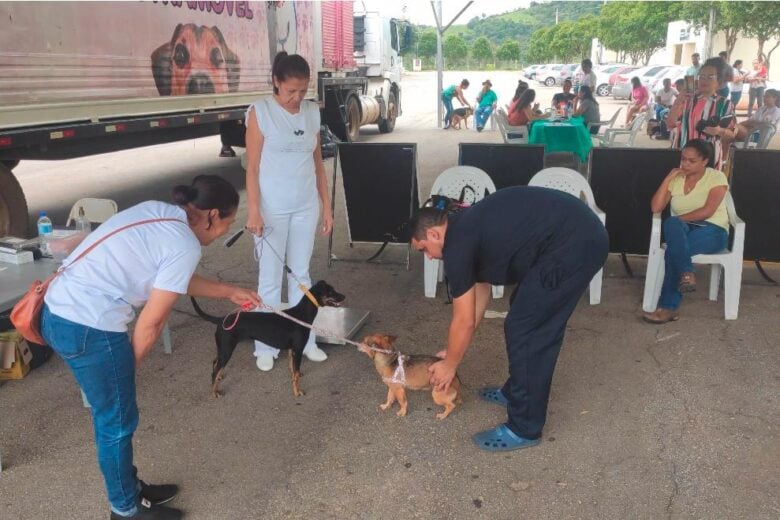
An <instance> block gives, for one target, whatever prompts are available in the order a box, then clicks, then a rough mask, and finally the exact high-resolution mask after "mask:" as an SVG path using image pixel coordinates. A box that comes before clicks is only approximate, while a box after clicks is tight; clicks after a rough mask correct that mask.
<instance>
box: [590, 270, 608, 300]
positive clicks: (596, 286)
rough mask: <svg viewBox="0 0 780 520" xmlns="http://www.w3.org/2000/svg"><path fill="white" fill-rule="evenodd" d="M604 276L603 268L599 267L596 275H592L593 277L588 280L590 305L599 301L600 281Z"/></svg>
mask: <svg viewBox="0 0 780 520" xmlns="http://www.w3.org/2000/svg"><path fill="white" fill-rule="evenodd" d="M603 276H604V269H599V272H598V273H596V276H594V277H593V279H592V280H591V281H590V289H589V291H588V292H589V293H590V295H589V296H590V304H591V305H598V304H599V303H601V281H602V278H603Z"/></svg>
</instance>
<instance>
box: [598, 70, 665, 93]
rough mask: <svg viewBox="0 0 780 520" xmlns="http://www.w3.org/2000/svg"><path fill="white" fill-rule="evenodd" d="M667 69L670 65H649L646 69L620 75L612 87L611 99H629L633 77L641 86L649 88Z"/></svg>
mask: <svg viewBox="0 0 780 520" xmlns="http://www.w3.org/2000/svg"><path fill="white" fill-rule="evenodd" d="M668 68H670V65H650V66H648V67H642V68H641V69H636V70H634V71H631V72H627V73H626V74H620V75H619V76H618V78H617V81H616V82H615V85H614V86H613V87H612V97H613V98H615V99H631V90H632V88H633V87H632V86H631V78H633V77H634V76H636V77H638V78H639V81H641V82H642V85H644V86H646V87H648V90H649V88H650V85H651V84H653V82H654V81H656V80H657V79H658V78H659V77H660V76H661V75H662V74H663V73H664V71H666V70H667V69H668Z"/></svg>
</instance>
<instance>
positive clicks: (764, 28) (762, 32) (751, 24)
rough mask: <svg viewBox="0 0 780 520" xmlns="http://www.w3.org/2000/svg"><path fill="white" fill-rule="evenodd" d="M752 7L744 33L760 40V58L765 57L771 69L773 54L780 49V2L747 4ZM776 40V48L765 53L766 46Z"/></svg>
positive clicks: (767, 66) (765, 61)
mask: <svg viewBox="0 0 780 520" xmlns="http://www.w3.org/2000/svg"><path fill="white" fill-rule="evenodd" d="M745 4H749V6H750V17H749V19H748V20H747V21H746V23H745V26H744V29H743V32H744V34H745V35H746V36H749V37H751V38H755V39H757V40H758V56H759V57H761V56H763V57H764V63H765V65H766V68H767V69H768V68H769V62H770V58H771V57H772V53H773V52H774V51H775V49H777V48H778V47H780V2H745ZM772 39H776V40H777V41H776V42H775V44H774V46H773V47H772V48H771V49H769V51H768V52H764V45H765V44H766V43H767V42H768V41H769V40H772Z"/></svg>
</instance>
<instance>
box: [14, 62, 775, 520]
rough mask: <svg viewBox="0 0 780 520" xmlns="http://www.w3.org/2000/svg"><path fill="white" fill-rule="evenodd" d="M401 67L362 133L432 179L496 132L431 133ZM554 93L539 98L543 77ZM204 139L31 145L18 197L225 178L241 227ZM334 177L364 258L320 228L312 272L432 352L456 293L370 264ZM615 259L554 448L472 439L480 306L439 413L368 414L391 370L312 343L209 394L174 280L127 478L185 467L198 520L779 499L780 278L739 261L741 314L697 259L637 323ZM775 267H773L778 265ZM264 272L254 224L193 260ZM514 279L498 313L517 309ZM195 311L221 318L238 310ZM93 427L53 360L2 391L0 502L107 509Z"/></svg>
mask: <svg viewBox="0 0 780 520" xmlns="http://www.w3.org/2000/svg"><path fill="white" fill-rule="evenodd" d="M469 74H471V75H472V77H474V78H475V79H478V77H481V76H482V74H481V73H480V74H477V73H469ZM451 75H452V80H455V79H456V78H458V77H459V76H460V73H452V74H451ZM491 79H492V80H493V83H494V84H496V88H497V89H500V90H498V92H499V96H503V94H502V93H503V92H504V91H506V90H511V89H513V86H514V83H515V82H516V75H513V74H509V73H495V72H494V73H491ZM404 81H405V86H404V96H405V98H404V99H405V103H406V102H407V100H408V104H405V107H404V110H405V114H404V116H403V118H401V119H399V121H398V126H397V128H396V131H395V132H394V133H393V134H389V135H380V134H378V133H377V132H376V131H375V130H371V129H367V130H366V131H365V132H364V139H365V140H366V141H367V142H393V141H402V142H416V143H417V151H418V176H419V179H420V191H421V193H423V194H425V193H428V192H429V191H430V187H431V185H432V184H433V180H434V179H435V177H436V176H437V175H438V173H440V172H441V171H442V170H444V169H445V168H447V167H449V166H452V165H455V164H456V162H457V146H458V143H459V142H461V141H468V142H498V141H500V137H499V135H498V132H497V131H495V132H494V131H489V130H486V131H485V132H483V133H481V134H477V133H476V132H473V131H466V130H463V131H460V132H458V131H443V130H438V129H436V128H435V111H434V109H433V108H431V106H435V105H433V101H431V102H430V103H429V102H428V101H427V100H435V76H433V75H431V74H430V73H423V74H420V75H409V76H408V77H407V78H405V79H404ZM431 83H433V85H434V87H433V88H432V87H431ZM473 83H475V80H474V81H473ZM543 89H544V87H543V88H542V89H539V90H540V91H543ZM544 92H545V93H549V95H550V97H551V95H552V92H553V89H548V91H544ZM475 93H476V92H474V94H475ZM510 93H511V92H507V95H509V94H510ZM501 101H503V99H500V102H501ZM602 106H603V107H606V106H613V102H611V101H608V100H604V102H603V104H602ZM614 106H615V107H618V106H625V103H623V102H620V103H618V102H614ZM603 110H604V109H603ZM218 143H219V140H218V138H206V139H199V140H195V141H188V142H184V143H174V144H169V145H163V146H156V147H149V148H144V149H139V150H130V151H123V152H117V153H112V154H106V155H100V156H94V157H88V158H82V159H74V160H70V161H59V162H54V163H42V162H29V163H23V164H22V165H20V166H19V168H18V169H17V170H16V171H17V172H18V173H20V180H21V182H22V185H23V187H24V188H25V190H26V192H27V196H28V201H29V203H30V207H31V213H32V212H35V211H37V210H38V209H49V210H50V211H51V212H53V213H54V215H55V223H57V222H58V220H60V219H63V220H64V216H63V213H64V215H66V214H67V210H68V209H69V208H70V205H71V204H72V203H73V201H74V200H75V199H76V198H78V197H80V196H108V197H111V198H114V199H115V200H117V202H118V203H119V205H120V207H121V208H124V207H128V206H129V205H131V204H134V203H136V202H138V201H140V200H145V199H148V198H157V199H165V198H166V197H167V193H168V192H169V189H170V187H172V186H173V185H175V184H177V183H180V182H183V181H186V180H189V179H191V178H192V177H193V176H195V175H197V174H201V173H219V174H221V175H224V176H226V177H227V178H229V179H230V180H231V182H233V183H234V184H235V185H236V186H237V187H239V188H240V189H242V204H241V207H240V216H239V219H238V222H241V220H242V218H245V215H246V206H245V202H244V199H243V182H244V180H243V171H242V170H241V167H240V162H239V160H238V159H220V158H217V157H216V155H217V152H218V149H219V146H218ZM646 144H647V145H659V146H660V145H663V146H666V145H668V143H666V144H664V143H656V142H654V141H648V142H647V143H646ZM327 167H328V171H329V172H330V171H331V167H332V160H329V161H328V162H327ZM367 172H368V173H370V167H367ZM339 186H340V184H339ZM337 194H338V196H337V205H336V208H337V212H336V230H335V234H334V253H335V254H336V255H337V256H338V257H339V258H342V259H350V260H354V261H338V262H334V263H333V265H332V266H331V267H328V266H327V238H326V237H321V236H320V237H318V239H317V243H316V246H315V252H314V256H313V258H312V263H311V271H312V277H313V279H315V280H316V279H326V280H327V281H328V282H329V283H331V284H333V285H334V286H335V287H336V288H337V289H338V290H340V291H341V292H344V293H345V294H346V295H347V297H348V300H347V302H346V303H347V305H349V306H352V307H356V308H362V309H368V310H370V311H371V313H372V314H371V318H370V320H369V322H368V323H367V324H366V325H365V326H364V327H363V329H362V330H361V331H360V333H359V335H362V334H366V333H371V332H376V331H383V332H388V333H392V334H395V335H397V336H398V337H399V339H398V342H397V345H398V347H399V348H400V349H401V350H402V351H403V352H408V353H433V352H436V351H437V350H439V349H441V348H442V347H443V346H444V345H445V341H446V334H447V328H448V324H449V318H450V312H451V308H450V306H449V305H447V304H446V303H445V300H444V295H443V291H442V289H441V287H440V288H439V293H438V295H437V298H436V299H427V298H425V297H424V296H423V272H422V258H421V256H420V254H419V253H416V252H412V253H411V270H406V267H405V265H404V264H405V259H406V253H407V249H406V248H405V247H403V246H394V247H390V248H388V250H387V251H386V252H385V253H384V254H383V255H382V257H381V263H365V262H364V261H362V260H364V259H366V258H368V257H369V256H371V254H373V253H374V251H375V250H376V246H374V245H359V244H356V245H355V246H354V247H352V248H350V247H349V245H348V244H347V238H346V237H347V234H346V216H345V213H344V205H343V198H342V196H341V189H340V187H339V189H337ZM629 261H630V263H631V266H632V268H633V271H634V273H636V274H635V276H634V277H629V276H628V275H627V274H626V272H625V271H624V269H623V266H622V264H621V262H620V259H619V258H618V257H617V256H615V255H611V256H610V258H609V259H608V261H607V264H606V266H605V271H604V286H603V295H602V303H601V304H600V305H597V306H590V305H588V301H587V295H586V296H584V297H583V298H582V300H581V301H580V304H579V306H578V307H577V309H576V311H575V313H574V315H573V317H572V319H571V320H570V322H569V326H568V328H567V333H566V338H565V341H564V346H563V349H562V351H561V355H560V358H559V361H558V365H557V369H556V372H555V377H554V381H553V386H552V395H551V398H550V406H549V416H548V421H547V424H546V426H545V430H544V436H543V439H544V442H542V443H541V444H540V445H539V446H537V447H535V448H531V449H527V450H522V451H518V452H512V453H507V454H491V453H484V452H481V451H479V450H478V449H476V448H475V447H474V446H473V445H472V443H471V440H470V437H471V435H472V434H473V433H476V432H478V431H482V430H484V429H486V428H489V427H492V426H494V425H496V424H498V423H500V422H502V421H503V420H504V419H505V412H504V411H502V410H501V409H500V408H499V407H497V406H495V405H490V404H487V403H484V402H482V401H479V400H478V399H477V397H476V395H475V392H476V391H477V390H478V389H479V388H481V387H482V386H485V385H497V384H501V383H503V381H504V380H505V378H506V377H507V366H506V354H505V349H504V342H503V322H502V320H501V319H486V320H484V321H483V324H482V325H481V327H480V329H479V330H478V331H477V334H476V336H475V338H474V342H473V345H472V348H471V349H470V351H469V353H468V354H467V356H466V358H465V360H464V362H463V364H462V365H461V367H460V371H459V373H460V377H461V379H462V381H463V385H464V403H463V405H462V406H460V407H458V408H457V409H456V410H455V412H454V413H453V414H452V415H451V416H450V417H449V418H447V419H446V420H444V421H437V420H436V419H435V418H434V414H435V413H436V412H437V407H436V406H435V405H433V403H432V401H431V398H430V395H429V394H427V393H426V392H414V393H412V394H411V396H410V399H409V401H410V403H409V415H408V416H407V417H405V418H399V417H396V416H395V414H394V413H392V412H389V411H388V412H382V411H380V410H379V406H378V405H379V404H381V403H382V402H383V401H384V397H385V393H386V390H385V386H384V385H383V383H382V382H381V381H380V378H379V377H378V375H377V374H376V373H375V371H374V369H373V366H372V365H371V363H370V362H369V360H368V358H367V357H366V356H365V355H364V354H361V353H359V352H357V351H356V350H355V349H354V348H353V347H348V346H346V347H345V346H327V345H326V346H324V348H325V350H326V352H327V353H328V355H329V356H330V358H329V359H328V360H327V361H326V362H324V363H312V362H309V361H307V360H305V359H304V363H303V372H304V377H303V379H302V388H303V389H304V390H305V391H306V395H305V396H304V397H300V398H295V397H293V395H292V391H291V384H290V376H289V372H288V370H287V366H286V361H285V362H278V363H277V366H276V367H275V368H274V369H273V370H272V371H271V372H268V373H261V372H259V371H258V370H257V369H256V368H255V365H254V358H253V357H252V355H251V346H250V345H249V344H242V345H241V346H240V347H239V348H238V349H237V351H236V354H235V356H234V357H233V360H232V361H231V364H230V365H229V367H228V372H227V378H226V379H225V381H224V382H223V389H224V391H225V396H224V398H222V399H220V400H216V399H214V398H213V397H212V396H211V394H210V384H209V383H210V381H209V376H210V370H211V360H212V358H213V356H214V344H213V339H212V338H213V336H212V334H213V325H211V324H209V323H206V322H204V321H202V320H200V319H198V318H196V317H195V316H194V313H193V311H192V308H191V306H190V304H189V301H188V300H187V299H185V298H182V299H181V300H180V301H179V302H178V303H177V305H176V309H175V311H174V313H173V315H172V318H171V328H172V332H173V338H174V349H173V354H171V355H166V354H164V353H163V351H162V346H161V345H158V346H157V347H156V349H155V350H154V351H153V352H152V353H151V354H150V356H149V358H148V359H147V360H146V361H145V362H144V363H143V366H142V367H141V368H140V370H139V372H138V377H137V384H138V403H139V408H140V416H141V421H140V425H139V427H138V430H137V432H136V435H135V461H136V464H137V465H138V467H139V469H140V476H141V477H142V478H143V479H144V480H146V481H147V482H163V481H166V482H169V481H171V482H177V483H179V484H180V485H181V486H182V491H181V494H180V496H179V497H177V499H176V501H175V502H174V503H173V504H172V505H175V506H177V507H181V508H182V509H184V510H185V511H186V513H187V518H192V519H248V518H253V519H254V518H257V519H260V518H262V519H299V518H300V519H339V520H340V519H391V518H392V519H399V518H401V519H402V518H423V519H470V518H488V519H507V520H509V519H519V518H550V519H559V518H585V519H591V518H608V519H612V518H637V519H644V518H647V519H657V518H680V519H688V518H718V519H721V518H735V519H737V518H739V519H742V518H750V519H764V518H766V519H769V518H778V517H780V499H778V491H777V490H778V489H779V488H780V475H779V473H778V469H777V461H778V460H780V442H779V440H778V439H779V436H778V427H779V425H780V412H779V410H780V406H779V405H780V399H779V394H780V392H779V390H780V384H779V383H780V381H779V380H778V373H780V372H779V371H778V368H780V367H779V365H780V363H779V362H778V350H777V345H778V343H779V342H780V341H779V340H780V328H778V326H777V316H778V311H780V289H778V287H776V286H773V285H770V284H768V283H766V282H765V281H763V280H762V279H761V277H760V276H759V274H758V272H757V271H756V270H755V268H753V267H752V265H751V264H745V272H744V275H743V287H742V295H741V301H740V315H739V319H738V320H736V321H725V320H724V319H723V301H722V297H723V295H722V293H721V294H720V296H719V301H717V302H710V301H708V300H707V296H706V293H707V291H706V281H707V278H708V277H707V276H706V274H707V273H706V271H705V272H703V274H702V276H700V277H699V278H700V282H699V284H700V287H699V291H698V292H696V293H693V294H692V295H691V296H686V299H685V302H684V304H683V307H682V309H681V314H682V317H681V319H680V321H679V322H676V323H671V324H668V325H665V326H660V327H657V326H651V325H648V324H645V323H643V322H642V321H641V318H640V315H641V298H642V289H643V282H644V279H643V276H642V274H643V273H644V270H645V260H644V258H641V257H630V258H629ZM767 268H768V271H769V273H770V274H771V275H773V276H774V277H775V278H776V279H777V278H780V269H779V268H778V267H777V266H775V265H769V266H767ZM256 271H257V267H256V264H255V263H254V260H253V258H252V250H251V245H250V241H248V240H246V239H241V240H239V241H238V242H237V243H236V245H235V246H234V247H233V248H231V249H225V248H223V247H221V246H220V245H218V244H214V245H212V246H210V247H207V248H205V249H204V258H203V262H202V265H201V267H200V272H201V273H203V274H205V275H207V276H212V277H217V278H220V279H222V280H225V281H229V282H232V283H239V284H244V285H246V286H249V287H251V286H254V285H255V283H256ZM510 292H511V288H507V290H506V292H505V294H506V295H507V296H506V297H505V298H503V299H501V300H493V301H491V303H490V306H489V308H490V309H491V310H495V311H505V310H507V306H508V295H509V294H510ZM204 306H205V307H206V308H207V309H208V310H209V311H211V312H214V313H217V312H227V311H228V310H230V309H231V308H232V305H231V304H229V303H226V302H218V301H206V302H204ZM92 439H93V435H92V426H91V421H90V418H89V412H88V410H86V409H84V408H82V406H81V399H80V396H79V392H78V388H77V386H76V384H75V382H74V380H73V377H72V376H71V374H70V373H69V372H68V370H67V368H66V366H65V365H64V364H63V362H62V361H61V360H59V359H57V358H52V359H51V360H50V361H49V362H48V363H46V364H45V365H44V366H42V367H41V368H39V369H37V370H35V371H33V372H32V373H30V375H28V376H27V377H26V378H25V379H24V380H21V381H13V382H7V383H5V384H2V385H0V451H1V452H2V462H3V472H2V473H0V518H8V519H49V518H52V519H53V518H57V519H79V520H81V519H93V518H95V519H99V518H106V517H107V516H108V505H107V502H106V499H105V492H104V489H103V483H102V477H101V475H100V472H99V470H98V467H97V463H96V457H95V450H94V444H93V440H92Z"/></svg>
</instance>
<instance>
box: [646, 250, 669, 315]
mask: <svg viewBox="0 0 780 520" xmlns="http://www.w3.org/2000/svg"><path fill="white" fill-rule="evenodd" d="M663 280H664V249H655V250H652V251H650V254H649V255H648V256H647V272H646V273H645V292H644V295H643V297H642V310H643V311H645V312H653V311H655V309H656V308H657V307H658V298H660V296H661V285H662V284H663Z"/></svg>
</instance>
